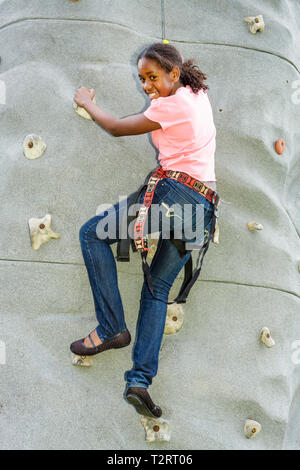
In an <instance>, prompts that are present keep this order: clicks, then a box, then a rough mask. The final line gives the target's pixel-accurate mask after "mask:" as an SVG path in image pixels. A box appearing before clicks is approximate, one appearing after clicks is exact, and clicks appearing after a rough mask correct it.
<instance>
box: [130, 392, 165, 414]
mask: <svg viewBox="0 0 300 470" xmlns="http://www.w3.org/2000/svg"><path fill="white" fill-rule="evenodd" d="M126 400H127V402H128V403H129V405H132V406H134V407H135V409H136V411H137V412H138V413H139V414H140V415H143V416H148V417H149V418H156V419H157V418H158V416H155V414H153V413H152V412H151V411H150V410H149V408H148V406H147V405H146V403H145V402H144V401H143V400H142V399H141V398H140V397H138V396H136V395H131V394H128V395H127V397H126Z"/></svg>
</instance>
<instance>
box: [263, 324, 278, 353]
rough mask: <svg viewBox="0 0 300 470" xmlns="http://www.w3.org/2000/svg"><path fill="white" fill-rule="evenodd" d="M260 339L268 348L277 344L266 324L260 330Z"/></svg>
mask: <svg viewBox="0 0 300 470" xmlns="http://www.w3.org/2000/svg"><path fill="white" fill-rule="evenodd" d="M260 341H261V342H262V343H264V344H265V345H266V346H267V347H268V348H272V347H273V346H274V345H275V341H274V339H273V338H272V336H271V334H270V330H269V328H267V327H266V326H264V327H263V328H262V330H261V332H260Z"/></svg>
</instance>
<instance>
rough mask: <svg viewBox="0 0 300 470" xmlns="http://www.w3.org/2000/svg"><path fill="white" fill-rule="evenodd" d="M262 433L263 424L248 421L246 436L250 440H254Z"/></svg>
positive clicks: (245, 429)
mask: <svg viewBox="0 0 300 470" xmlns="http://www.w3.org/2000/svg"><path fill="white" fill-rule="evenodd" d="M260 431H261V424H259V423H258V422H257V421H253V420H252V419H246V422H245V426H244V434H245V436H246V437H247V438H248V439H253V438H254V437H256V436H257V434H258V433H259V432H260Z"/></svg>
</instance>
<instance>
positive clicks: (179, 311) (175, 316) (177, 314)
mask: <svg viewBox="0 0 300 470" xmlns="http://www.w3.org/2000/svg"><path fill="white" fill-rule="evenodd" d="M183 318H184V312H183V308H182V306H181V304H176V303H174V304H170V305H168V309H167V317H166V324H165V330H164V334H165V335H173V334H175V333H177V332H178V331H179V330H180V329H181V327H182V325H183Z"/></svg>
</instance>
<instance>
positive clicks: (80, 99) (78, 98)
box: [73, 86, 95, 108]
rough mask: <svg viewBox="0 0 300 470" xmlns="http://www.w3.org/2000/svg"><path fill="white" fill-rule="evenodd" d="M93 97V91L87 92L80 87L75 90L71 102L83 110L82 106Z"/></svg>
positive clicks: (87, 90)
mask: <svg viewBox="0 0 300 470" xmlns="http://www.w3.org/2000/svg"><path fill="white" fill-rule="evenodd" d="M94 96H95V90H94V89H93V88H92V89H91V90H89V89H88V88H86V87H84V86H82V87H80V88H78V89H77V90H76V93H75V96H74V98H73V100H74V101H75V103H76V104H77V105H78V106H81V107H82V108H84V106H85V105H86V104H87V103H89V102H90V101H92V99H93V98H94Z"/></svg>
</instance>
